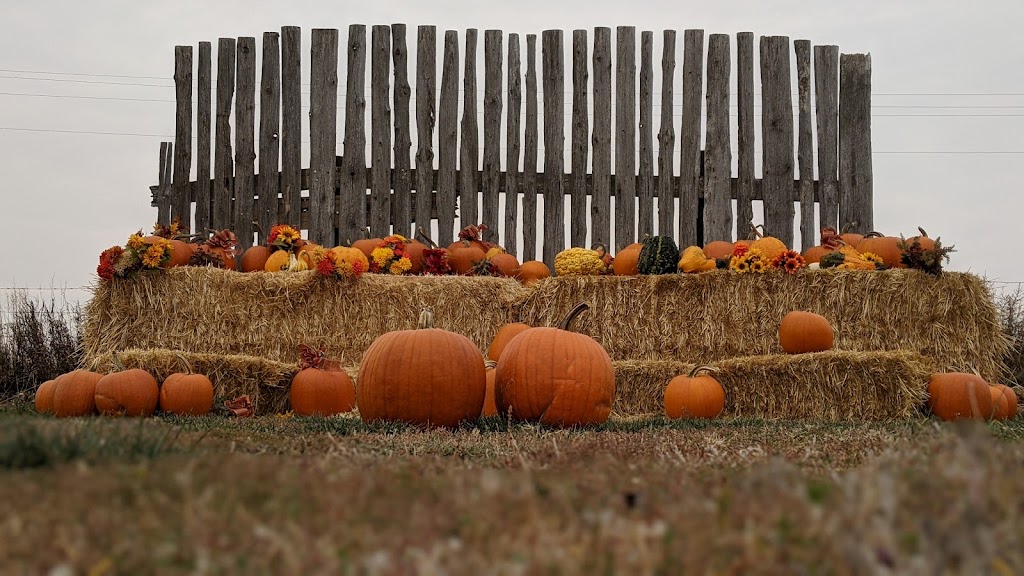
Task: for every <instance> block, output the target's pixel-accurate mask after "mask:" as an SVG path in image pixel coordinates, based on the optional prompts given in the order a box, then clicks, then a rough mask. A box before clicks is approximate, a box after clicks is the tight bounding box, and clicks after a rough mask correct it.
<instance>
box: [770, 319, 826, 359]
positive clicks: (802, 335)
mask: <svg viewBox="0 0 1024 576" xmlns="http://www.w3.org/2000/svg"><path fill="white" fill-rule="evenodd" d="M834 338H835V334H834V332H833V330H832V324H830V323H829V321H828V319H827V318H825V317H824V316H821V315H820V314H815V313H814V312H803V311H800V310H794V311H792V312H790V313H788V314H786V316H785V317H783V319H782V323H781V324H779V345H780V346H782V349H783V350H784V351H786V352H787V353H788V354H803V353H806V352H824V351H825V350H831V349H832V344H833V342H834Z"/></svg>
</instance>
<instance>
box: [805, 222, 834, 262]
mask: <svg viewBox="0 0 1024 576" xmlns="http://www.w3.org/2000/svg"><path fill="white" fill-rule="evenodd" d="M837 240H839V235H838V234H837V233H836V229H835V228H832V227H830V226H826V227H824V228H822V229H821V243H820V244H818V245H817V246H811V247H810V248H808V249H807V250H804V253H803V254H801V256H803V258H804V262H806V263H807V264H813V263H815V262H821V257H822V256H824V255H825V254H828V253H829V252H833V251H835V250H836V248H838V247H839V242H837Z"/></svg>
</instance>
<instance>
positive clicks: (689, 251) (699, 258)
mask: <svg viewBox="0 0 1024 576" xmlns="http://www.w3.org/2000/svg"><path fill="white" fill-rule="evenodd" d="M715 266H716V264H715V261H714V260H713V259H708V257H707V256H705V255H704V251H703V250H701V249H700V246H687V248H686V249H685V250H683V255H682V256H681V257H680V258H679V270H680V271H681V272H686V273H687V274H692V273H695V272H707V271H708V270H714V269H715Z"/></svg>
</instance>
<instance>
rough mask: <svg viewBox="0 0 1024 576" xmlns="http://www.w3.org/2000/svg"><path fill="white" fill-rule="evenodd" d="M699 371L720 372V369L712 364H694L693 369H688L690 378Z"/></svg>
mask: <svg viewBox="0 0 1024 576" xmlns="http://www.w3.org/2000/svg"><path fill="white" fill-rule="evenodd" d="M700 372H720V370H719V369H718V368H715V367H714V366H694V367H693V370H690V378H693V377H694V376H696V375H697V374H698V373H700Z"/></svg>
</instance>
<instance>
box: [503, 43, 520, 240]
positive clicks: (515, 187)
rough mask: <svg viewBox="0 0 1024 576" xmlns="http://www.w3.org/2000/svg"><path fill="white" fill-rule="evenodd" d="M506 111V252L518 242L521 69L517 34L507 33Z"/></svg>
mask: <svg viewBox="0 0 1024 576" xmlns="http://www.w3.org/2000/svg"><path fill="white" fill-rule="evenodd" d="M507 84H508V114H507V115H506V124H505V138H506V142H507V145H506V147H505V237H504V246H505V250H507V251H508V252H509V254H516V253H517V248H518V246H519V242H518V240H519V238H518V237H519V226H518V223H519V174H520V172H519V113H520V111H521V109H522V99H523V93H522V70H521V68H520V65H519V34H514V33H513V34H509V35H508V81H507Z"/></svg>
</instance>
